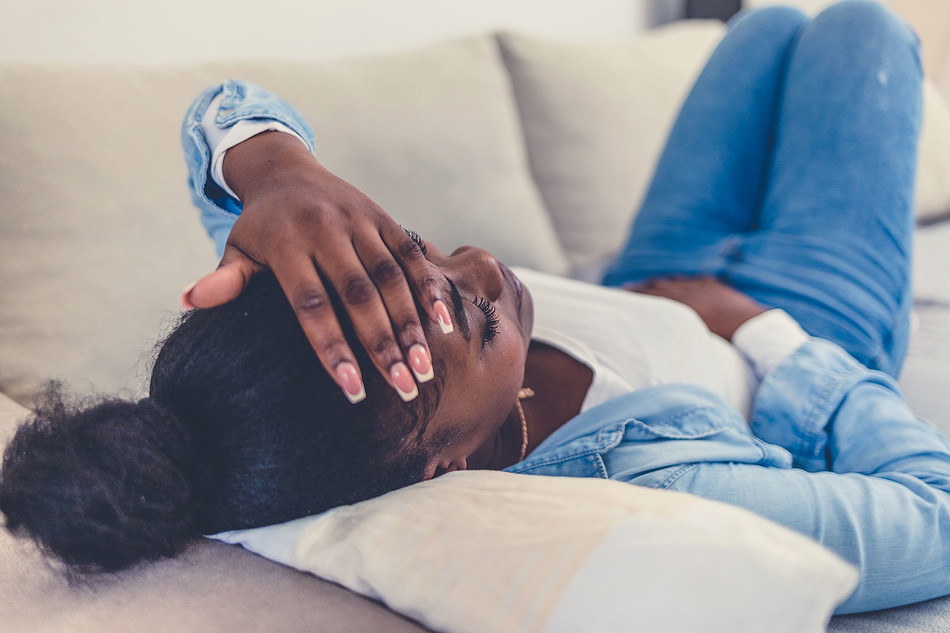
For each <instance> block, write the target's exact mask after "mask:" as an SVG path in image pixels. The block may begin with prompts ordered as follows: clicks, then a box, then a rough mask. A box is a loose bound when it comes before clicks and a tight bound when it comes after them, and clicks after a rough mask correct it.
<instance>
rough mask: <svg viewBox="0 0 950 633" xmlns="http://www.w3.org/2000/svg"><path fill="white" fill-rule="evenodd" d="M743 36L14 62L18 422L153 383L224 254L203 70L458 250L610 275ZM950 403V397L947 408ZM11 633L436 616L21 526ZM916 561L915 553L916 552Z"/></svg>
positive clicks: (921, 324) (2, 120) (325, 587)
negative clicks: (215, 225) (304, 129)
mask: <svg viewBox="0 0 950 633" xmlns="http://www.w3.org/2000/svg"><path fill="white" fill-rule="evenodd" d="M721 35H722V26H721V25H720V24H718V23H708V22H695V23H681V24H676V25H673V26H671V27H667V28H664V29H659V30H657V31H654V32H651V33H649V34H647V35H646V36H644V37H641V38H638V39H636V40H626V41H613V42H601V43H574V42H571V43H568V42H557V41H548V40H544V39H538V38H534V37H530V36H525V35H519V34H515V33H496V34H485V35H483V36H473V37H467V38H463V39H460V40H453V41H448V42H444V43H441V44H438V45H435V46H431V47H429V48H426V49H423V50H418V51H412V52H408V53H401V54H393V55H381V56H374V57H367V58H359V59H349V60H341V61H333V62H321V63H316V62H312V63H311V62H278V61H273V62H262V61H258V62H253V61H248V62H214V63H202V64H191V65H179V66H142V65H137V66H132V65H78V64H58V63H57V64H36V63H33V64H31V63H20V62H2V63H0V201H2V209H0V218H2V220H0V227H2V228H0V297H2V299H0V442H5V441H6V440H7V439H8V438H9V436H10V434H11V433H12V431H13V429H14V428H15V426H16V424H17V422H18V421H19V420H20V419H22V418H23V417H24V416H26V415H27V414H28V408H29V407H30V406H31V404H33V403H34V402H35V401H36V400H35V398H36V394H37V393H38V392H39V391H41V390H42V387H43V384H44V381H45V380H47V379H50V378H55V379H58V380H63V381H65V382H66V383H67V384H68V385H69V386H70V388H71V389H73V390H76V391H79V392H101V393H119V394H121V395H126V396H134V395H136V394H140V393H142V390H143V387H142V385H143V381H144V379H145V378H146V377H147V375H148V364H149V358H150V356H151V354H152V352H153V349H154V345H155V342H156V341H157V340H159V339H160V336H161V333H162V332H163V331H164V330H167V328H168V327H169V324H170V323H173V322H174V319H175V317H176V316H177V314H178V310H179V308H178V296H179V292H180V290H181V288H182V287H184V286H185V285H186V284H187V283H189V282H190V281H193V280H194V279H197V278H198V277H199V276H201V275H202V274H204V273H206V272H208V271H210V270H212V269H213V267H214V266H215V263H216V260H215V257H214V250H213V247H212V244H211V243H210V241H209V240H208V239H207V237H206V236H205V235H204V233H203V231H202V229H201V228H200V226H199V224H198V222H197V214H196V212H195V211H194V210H193V208H192V207H191V205H190V202H189V200H188V192H187V187H186V184H185V170H184V164H183V160H182V158H181V156H180V149H179V145H178V134H179V131H178V128H179V124H180V120H181V117H182V114H183V113H184V111H185V108H186V107H187V105H188V104H189V102H190V100H191V99H192V98H193V97H194V95H196V94H197V93H198V92H199V91H200V90H201V89H202V88H203V87H204V86H206V85H208V84H211V83H213V82H217V81H220V80H221V79H224V78H226V77H230V76H235V77H241V78H244V79H248V80H251V81H254V82H257V83H260V84H262V85H265V86H267V87H269V88H270V89H272V90H274V91H275V92H277V93H278V94H281V95H282V96H284V97H285V98H287V99H288V100H289V101H290V102H291V103H293V104H295V105H296V106H297V107H298V108H299V109H300V110H301V111H302V112H303V114H304V115H305V116H306V117H307V118H308V119H309V121H310V122H311V123H312V125H313V127H314V129H315V132H316V137H317V145H318V148H319V155H320V157H321V160H322V161H323V162H324V163H325V164H326V165H327V166H328V167H329V168H330V169H331V170H333V171H335V172H336V173H338V174H339V175H340V176H341V177H343V178H345V179H347V180H349V181H350V182H353V183H354V184H356V185H357V186H359V187H360V188H362V189H363V190H364V191H365V192H366V193H367V194H368V195H370V196H371V197H372V198H374V199H375V200H376V201H377V202H379V203H380V204H381V205H382V206H383V207H384V208H385V209H387V210H388V211H389V212H390V213H392V214H393V215H394V216H395V217H396V218H397V219H398V220H399V221H400V222H402V223H403V224H404V225H406V226H410V227H412V228H414V229H415V230H417V231H419V232H420V233H421V234H422V235H424V236H425V237H426V238H427V239H429V240H431V241H433V242H435V243H438V244H440V246H443V247H454V246H456V245H458V244H460V243H461V241H462V240H463V236H464V239H465V240H466V241H470V242H471V243H475V244H478V245H480V246H486V247H488V248H490V249H492V250H493V251H494V252H496V253H497V254H498V255H499V256H500V257H501V258H502V259H504V260H506V261H508V262H509V263H512V264H518V265H522V266H529V267H534V268H538V269H541V270H545V271H548V272H553V273H559V274H566V275H571V276H575V277H578V278H586V279H592V278H594V277H596V274H597V272H598V271H599V270H600V268H601V267H602V266H603V265H604V262H606V261H607V260H608V259H609V258H610V256H611V254H612V253H613V252H615V251H616V249H617V248H619V246H620V245H621V243H622V241H623V239H624V234H625V230H626V227H627V226H628V225H629V223H630V221H631V219H632V217H633V213H634V210H635V209H636V206H637V202H638V200H639V199H640V197H641V196H642V193H643V190H644V188H645V186H646V183H647V182H648V180H649V177H650V175H651V169H652V164H653V162H654V160H655V158H656V156H657V153H658V152H659V150H660V147H661V145H662V142H663V140H664V138H665V135H666V132H667V130H668V129H669V126H670V124H671V121H672V118H673V116H674V114H675V112H676V106H677V104H678V103H679V102H680V101H681V99H682V98H683V96H684V94H685V91H686V90H687V89H688V87H689V85H690V82H691V80H692V78H693V77H694V76H695V74H696V72H697V71H698V69H699V68H700V67H701V64H702V62H703V60H704V59H705V57H706V56H707V55H708V53H709V52H710V50H711V49H712V47H713V46H714V45H715V43H716V42H717V41H718V39H719V38H720V37H721ZM948 150H950V111H948V109H947V106H946V104H945V103H944V102H943V101H942V100H941V98H940V97H939V96H938V95H937V93H936V92H935V91H933V90H930V89H928V94H927V101H926V121H925V133H924V137H923V142H922V148H921V162H920V170H919V176H918V222H919V225H920V228H919V230H918V233H919V240H918V242H919V248H918V252H917V257H918V260H917V267H916V272H915V274H916V278H915V279H916V281H917V283H918V290H917V311H916V313H915V314H916V316H915V318H916V322H917V326H916V328H915V335H914V340H913V342H912V349H911V352H910V356H909V359H908V364H907V368H906V370H905V373H904V376H903V378H902V383H903V384H904V386H905V389H906V390H907V393H908V396H909V398H910V399H911V401H912V403H913V404H914V406H916V407H917V409H918V411H919V412H920V413H921V415H923V416H925V417H930V418H931V419H932V420H933V421H934V422H935V423H937V424H942V425H943V426H944V428H945V429H947V430H950V420H947V419H946V415H945V414H946V411H947V410H948V409H950V394H948V393H947V389H946V385H947V384H950V327H948V324H950V282H948V281H947V280H946V278H945V273H946V272H947V270H950V259H948V255H947V253H948V251H950V248H948V247H950V151H948ZM940 416H943V418H942V419H941V417H940ZM0 560H2V563H0V623H2V624H0V628H2V630H4V631H9V632H11V633H13V632H19V631H36V632H43V633H46V632H53V631H82V630H97V631H98V630H132V629H135V630H138V631H171V630H174V631H205V632H211V631H233V630H262V631H265V630H266V631H274V632H277V631H299V630H321V631H334V632H337V631H338V632H343V631H424V630H427V629H425V628H424V627H422V626H420V625H418V624H417V623H415V622H413V621H411V620H408V619H406V618H404V617H402V616H400V615H398V614H395V613H394V612H392V611H389V610H388V609H387V608H386V607H385V606H383V605H381V604H379V603H376V602H373V601H371V600H367V599H365V598H363V597H361V596H359V595H357V594H355V593H352V592H350V591H348V590H346V589H343V588H342V587H340V586H338V585H335V584H332V583H329V582H326V581H323V580H320V579H318V578H315V577H313V576H310V575H307V574H303V573H300V572H297V571H294V570H291V569H288V568H285V567H281V566H279V565H276V564H274V563H271V562H269V561H267V560H265V559H263V558H259V557H257V556H255V555H253V554H250V553H248V552H245V551H244V550H241V549H239V548H236V547H232V546H228V545H224V544H222V543H218V542H211V541H207V542H200V543H197V544H195V545H194V546H192V547H190V548H189V549H188V551H187V552H186V553H185V554H184V555H182V556H181V557H179V558H177V559H174V560H170V561H166V562H162V563H159V564H154V565H149V566H144V567H141V568H136V569H133V570H131V571H128V572H125V573H123V574H119V575H117V576H113V577H107V578H100V579H97V580H94V581H91V582H88V581H87V582H69V581H68V580H67V579H65V578H64V577H63V576H62V575H61V574H59V573H58V572H57V570H56V569H55V568H52V567H51V566H49V565H47V564H45V563H44V561H43V559H42V557H40V556H39V554H38V553H37V552H36V551H35V550H34V549H33V548H32V547H31V546H30V544H29V543H24V542H22V541H18V540H15V539H13V538H12V537H11V536H10V535H9V534H7V533H6V532H2V533H0ZM909 564H912V562H911V561H909ZM948 626H950V599H938V600H934V601H930V602H927V603H923V604H919V605H912V606H909V607H904V608H901V609H895V610H890V611H887V612H880V613H874V614H864V615H856V616H847V617H837V618H834V619H833V620H832V621H831V624H830V625H829V630H830V631H941V630H947V627H948Z"/></svg>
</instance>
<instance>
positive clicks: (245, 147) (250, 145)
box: [222, 131, 323, 203]
mask: <svg viewBox="0 0 950 633" xmlns="http://www.w3.org/2000/svg"><path fill="white" fill-rule="evenodd" d="M315 168H318V169H323V167H322V165H320V163H319V162H318V161H317V159H316V158H315V157H314V156H313V154H311V153H310V151H309V150H308V149H307V147H306V146H305V145H303V144H302V143H301V142H300V139H298V138H296V137H295V136H292V135H290V134H287V133H285V132H278V131H269V132H262V133H260V134H257V135H255V136H252V137H251V138H249V139H247V140H246V141H242V142H241V143H238V144H237V145H235V146H234V147H232V148H230V149H229V150H228V151H227V153H226V154H225V155H224V162H223V163H222V173H223V175H224V180H225V182H226V183H227V184H228V186H229V187H230V188H231V189H232V190H233V191H234V193H236V194H237V196H238V199H240V200H241V201H242V202H245V203H246V202H247V200H248V198H249V197H253V196H254V194H255V193H256V192H258V191H261V190H263V189H266V188H268V187H273V186H275V185H276V184H277V183H278V182H279V181H281V180H284V179H285V178H287V177H289V176H292V175H293V174H295V173H308V172H309V173H313V170H314V169H315ZM301 170H303V171H301Z"/></svg>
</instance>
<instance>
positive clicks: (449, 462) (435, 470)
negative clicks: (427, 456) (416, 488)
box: [426, 457, 468, 479]
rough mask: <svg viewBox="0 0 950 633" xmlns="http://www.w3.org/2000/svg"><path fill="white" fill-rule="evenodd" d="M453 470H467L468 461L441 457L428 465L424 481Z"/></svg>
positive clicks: (460, 458)
mask: <svg viewBox="0 0 950 633" xmlns="http://www.w3.org/2000/svg"><path fill="white" fill-rule="evenodd" d="M453 470H468V461H467V460H466V458H464V457H454V458H448V457H443V458H442V459H439V460H437V461H433V462H430V463H429V468H427V469H426V479H434V478H435V477H439V476H440V475H444V474H445V473H450V472H452V471H453Z"/></svg>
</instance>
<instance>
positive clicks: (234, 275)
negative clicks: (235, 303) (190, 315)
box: [181, 246, 264, 310]
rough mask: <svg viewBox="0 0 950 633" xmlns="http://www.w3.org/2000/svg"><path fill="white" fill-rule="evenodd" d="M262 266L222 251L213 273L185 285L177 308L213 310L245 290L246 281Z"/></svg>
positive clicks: (232, 250) (229, 250)
mask: <svg viewBox="0 0 950 633" xmlns="http://www.w3.org/2000/svg"><path fill="white" fill-rule="evenodd" d="M263 269H264V267H263V266H261V265H260V264H258V263H257V262H255V261H253V260H252V259H250V258H249V257H248V256H247V255H244V254H243V253H241V251H239V250H238V249H236V248H232V247H231V246H228V247H226V248H225V251H224V257H222V258H221V263H220V264H218V268H217V270H215V271H214V272H213V273H210V274H208V275H205V276H204V277H202V278H201V279H199V280H198V281H196V282H194V283H193V284H191V285H189V286H187V287H186V288H185V289H184V290H182V293H181V306H182V308H184V309H185V310H191V309H192V308H213V307H214V306H219V305H223V304H225V303H227V302H228V301H231V300H233V299H235V298H237V296H238V295H239V294H241V292H242V291H243V290H244V288H245V287H247V284H248V282H249V281H250V280H251V277H253V276H254V275H255V274H256V273H258V272H260V271H261V270H263Z"/></svg>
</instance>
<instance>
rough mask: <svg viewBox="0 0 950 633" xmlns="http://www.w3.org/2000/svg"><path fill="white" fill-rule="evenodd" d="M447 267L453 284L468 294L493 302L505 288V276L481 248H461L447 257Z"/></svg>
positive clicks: (496, 262)
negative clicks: (464, 289) (459, 285)
mask: <svg viewBox="0 0 950 633" xmlns="http://www.w3.org/2000/svg"><path fill="white" fill-rule="evenodd" d="M447 263H448V266H447V267H446V268H451V269H452V273H451V274H449V276H450V277H452V275H453V274H454V275H455V276H454V277H453V279H455V282H456V283H457V284H463V285H464V287H465V288H466V289H467V290H469V291H470V292H472V293H474V294H476V295H478V296H481V297H485V298H486V299H488V300H489V301H495V300H496V299H498V297H499V296H501V293H502V291H503V290H504V287H505V275H504V273H503V272H502V271H501V267H500V266H499V265H498V260H497V259H496V258H495V256H494V255H492V254H491V253H489V252H488V251H486V250H485V249H483V248H476V247H474V246H462V247H459V248H457V249H455V250H454V251H452V254H451V255H450V256H449V261H448V262H447Z"/></svg>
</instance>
